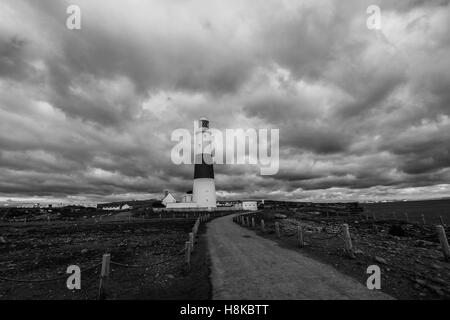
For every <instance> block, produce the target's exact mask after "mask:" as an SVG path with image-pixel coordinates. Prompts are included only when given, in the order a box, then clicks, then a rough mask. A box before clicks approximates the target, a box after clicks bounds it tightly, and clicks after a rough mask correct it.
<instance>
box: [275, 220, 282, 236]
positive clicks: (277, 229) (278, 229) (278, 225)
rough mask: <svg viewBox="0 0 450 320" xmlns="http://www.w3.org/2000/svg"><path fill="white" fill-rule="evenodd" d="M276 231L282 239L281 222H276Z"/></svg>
mask: <svg viewBox="0 0 450 320" xmlns="http://www.w3.org/2000/svg"><path fill="white" fill-rule="evenodd" d="M275 233H276V234H277V238H278V239H280V238H281V234H280V223H279V222H275Z"/></svg>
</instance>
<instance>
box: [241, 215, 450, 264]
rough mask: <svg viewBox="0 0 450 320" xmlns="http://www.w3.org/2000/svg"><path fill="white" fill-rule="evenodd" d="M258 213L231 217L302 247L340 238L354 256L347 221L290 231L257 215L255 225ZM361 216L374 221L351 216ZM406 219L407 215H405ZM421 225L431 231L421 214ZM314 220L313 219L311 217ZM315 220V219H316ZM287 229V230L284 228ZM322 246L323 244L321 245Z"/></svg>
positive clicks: (443, 241) (445, 247)
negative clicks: (334, 228)
mask: <svg viewBox="0 0 450 320" xmlns="http://www.w3.org/2000/svg"><path fill="white" fill-rule="evenodd" d="M258 213H260V211H257V212H253V213H247V214H240V215H237V216H235V217H234V218H233V221H234V222H235V223H237V224H239V225H241V226H243V227H248V228H252V229H255V230H256V229H258V228H260V230H261V232H262V233H267V232H268V231H269V232H275V234H276V237H277V238H278V239H281V238H282V236H283V237H293V236H296V237H297V241H298V244H299V246H300V247H304V246H305V245H306V243H307V241H308V246H312V247H317V244H316V243H314V242H315V241H316V242H322V241H325V242H327V243H326V244H325V245H327V244H328V241H330V240H334V239H340V240H342V244H343V248H344V251H345V252H346V253H347V254H348V255H349V256H350V257H352V258H354V257H355V253H354V252H355V250H354V247H353V243H352V236H351V234H350V229H349V225H348V224H347V223H342V224H340V226H339V228H340V230H339V231H337V232H336V231H334V232H333V231H329V230H327V229H326V228H320V231H316V232H314V231H310V230H306V224H305V223H301V222H300V223H297V225H296V226H295V227H296V229H297V230H296V232H292V231H290V230H291V229H292V226H291V227H289V226H288V227H287V226H283V227H282V225H281V224H280V222H278V221H276V222H275V223H274V224H273V227H272V225H266V222H265V221H264V220H263V219H262V217H259V218H260V219H259V223H260V224H259V226H258V225H257V221H256V219H255V217H256V216H257V215H258ZM362 217H365V218H366V220H365V221H367V222H369V223H374V222H375V221H376V217H375V216H373V217H372V220H371V221H370V219H369V217H368V216H367V215H364V216H361V215H358V216H357V217H352V218H359V221H356V223H361V221H362V219H361V218H362ZM405 218H406V220H407V219H408V216H407V215H406V216H405ZM422 220H423V221H422V226H421V228H423V229H426V230H427V231H432V228H431V226H429V225H426V224H425V220H424V218H423V216H422ZM313 221H314V219H313ZM316 222H317V221H316ZM439 222H440V223H441V224H437V225H435V226H434V227H435V234H436V233H437V236H438V238H439V243H440V247H441V250H442V253H443V255H444V259H445V260H447V261H450V246H449V243H448V239H447V235H446V231H445V223H444V220H443V218H442V216H441V217H440V219H439ZM286 229H287V230H286ZM322 246H323V245H322Z"/></svg>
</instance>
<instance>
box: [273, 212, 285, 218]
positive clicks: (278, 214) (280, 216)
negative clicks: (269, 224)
mask: <svg viewBox="0 0 450 320" xmlns="http://www.w3.org/2000/svg"><path fill="white" fill-rule="evenodd" d="M274 217H275V219H287V216H286V215H284V214H281V213H277V214H275V215H274Z"/></svg>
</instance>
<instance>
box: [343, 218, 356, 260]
mask: <svg viewBox="0 0 450 320" xmlns="http://www.w3.org/2000/svg"><path fill="white" fill-rule="evenodd" d="M342 233H343V234H344V243H345V251H346V252H347V254H348V255H349V256H350V257H351V258H354V257H355V254H354V253H353V245H352V238H351V237H350V231H349V228H348V224H346V223H344V224H343V225H342Z"/></svg>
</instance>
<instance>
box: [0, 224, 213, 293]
mask: <svg viewBox="0 0 450 320" xmlns="http://www.w3.org/2000/svg"><path fill="white" fill-rule="evenodd" d="M194 222H195V220H194V219H167V220H161V221H160V220H157V219H156V220H149V221H133V220H132V221H122V222H120V221H119V222H99V221H98V220H97V222H95V220H89V221H79V222H51V223H46V222H45V223H27V224H24V223H16V224H11V223H4V224H2V225H0V278H1V277H3V278H11V279H20V280H37V279H48V278H58V277H60V278H62V279H58V280H55V281H52V282H49V283H27V282H11V281H1V280H0V299H3V300H5V299H97V297H98V285H99V274H100V267H95V268H93V269H91V270H89V271H85V272H83V270H86V269H88V268H90V267H93V266H95V265H97V264H98V263H100V262H101V259H102V255H103V254H104V253H105V252H107V253H110V254H111V260H112V261H116V262H119V263H122V264H129V265H131V264H132V265H142V266H147V267H141V268H124V267H120V266H114V265H112V266H111V276H110V281H109V283H108V287H107V294H106V299H208V298H209V297H210V295H211V288H210V284H209V278H208V277H209V263H208V260H207V259H208V258H207V256H206V252H207V250H206V243H205V241H204V240H203V233H204V227H203V226H202V227H201V228H200V230H199V243H198V245H197V246H198V248H199V250H196V252H195V253H194V254H193V256H192V262H191V263H192V265H193V268H192V271H191V272H189V273H187V272H186V271H185V265H184V255H183V253H181V251H182V250H183V249H184V245H185V241H187V237H188V236H187V235H188V233H189V232H190V230H191V228H192V226H193V224H194ZM180 253H181V254H180ZM160 262H162V263H160ZM156 263H160V264H157V265H155V264H156ZM72 264H75V265H78V266H80V267H81V272H82V274H81V286H82V289H81V290H76V291H69V290H68V289H67V287H66V269H67V267H68V266H69V265H72ZM67 276H68V275H67Z"/></svg>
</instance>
